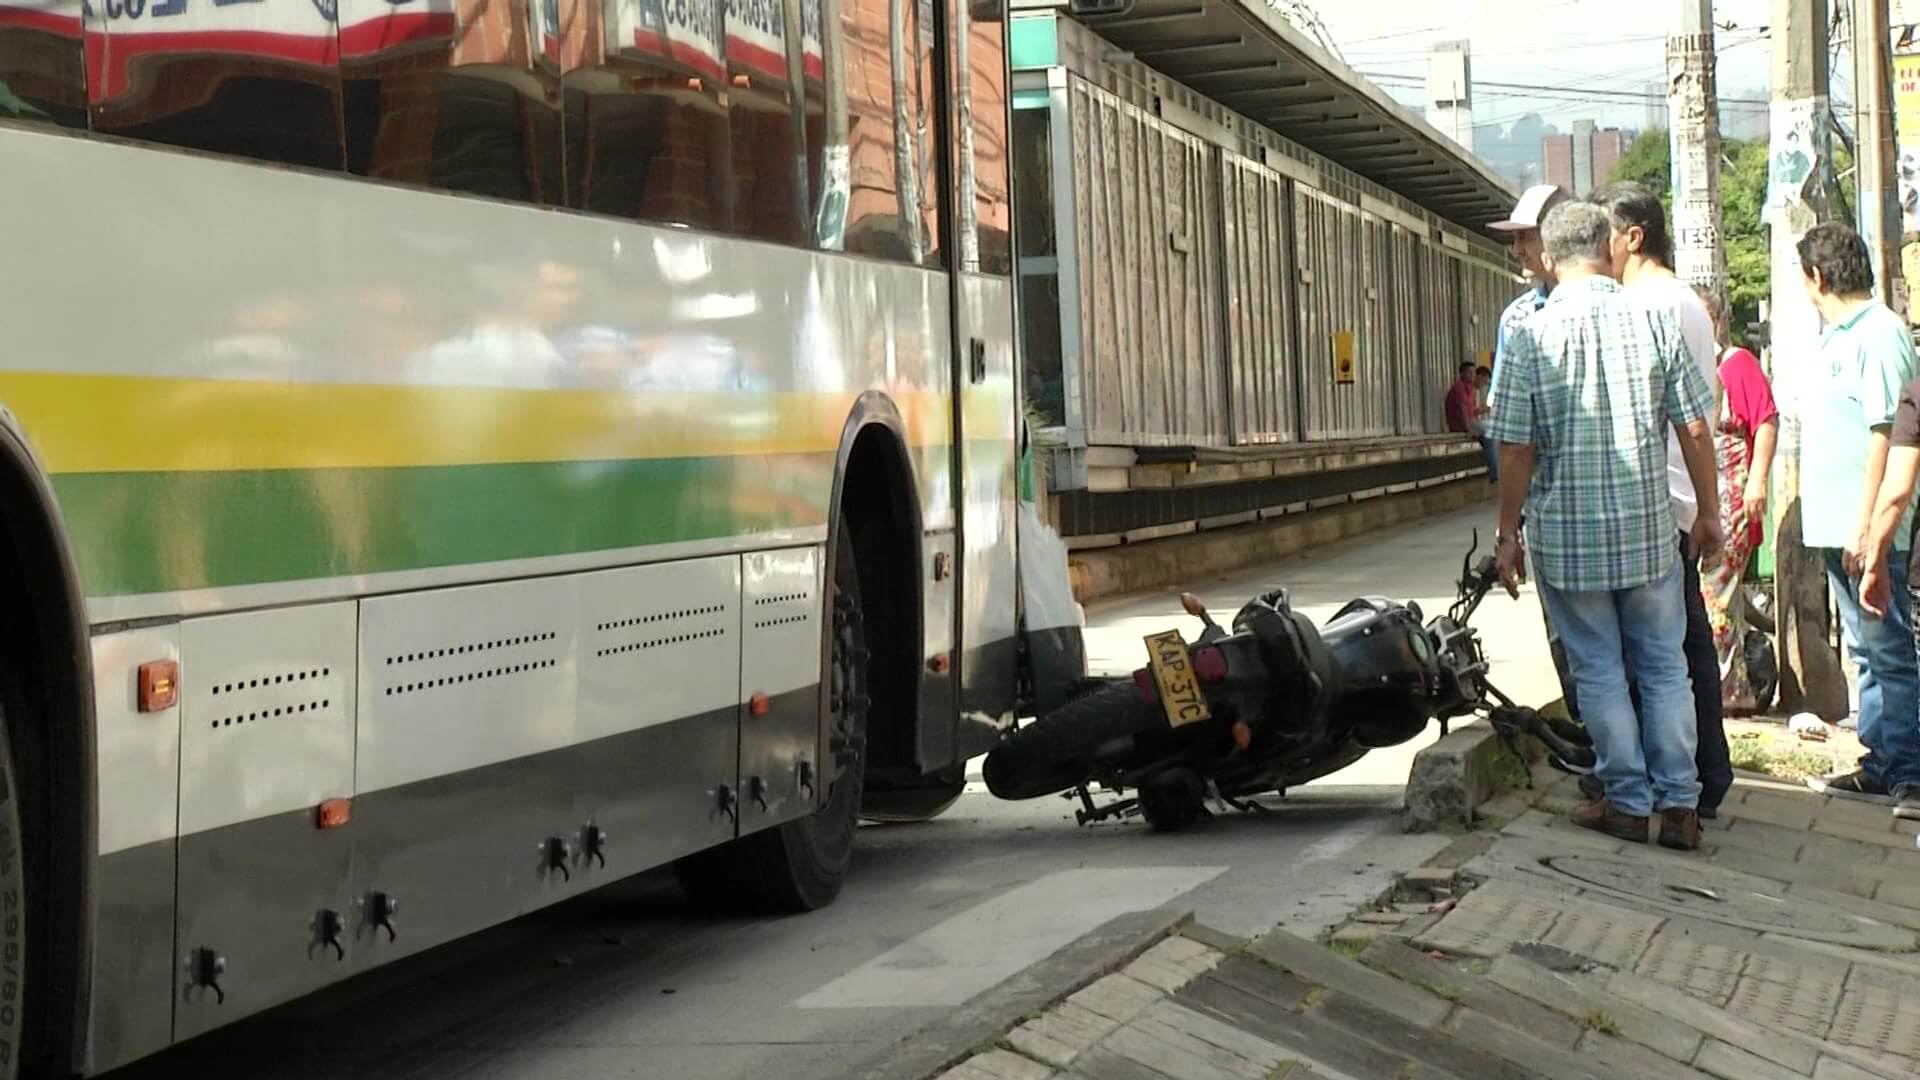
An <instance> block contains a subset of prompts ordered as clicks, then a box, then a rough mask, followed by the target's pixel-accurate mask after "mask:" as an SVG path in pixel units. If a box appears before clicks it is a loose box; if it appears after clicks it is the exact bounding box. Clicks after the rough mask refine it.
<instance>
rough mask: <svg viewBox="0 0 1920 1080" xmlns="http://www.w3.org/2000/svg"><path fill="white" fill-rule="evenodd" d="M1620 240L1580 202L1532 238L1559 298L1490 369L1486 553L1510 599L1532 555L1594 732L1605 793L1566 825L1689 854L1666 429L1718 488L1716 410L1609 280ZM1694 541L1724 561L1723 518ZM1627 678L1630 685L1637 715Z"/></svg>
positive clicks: (1695, 834)
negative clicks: (1492, 485) (1495, 520)
mask: <svg viewBox="0 0 1920 1080" xmlns="http://www.w3.org/2000/svg"><path fill="white" fill-rule="evenodd" d="M1612 235H1613V229H1612V221H1611V219H1610V218H1609V216H1608V214H1607V212H1606V210H1604V209H1603V208H1601V207H1598V206H1595V205H1593V204H1592V203H1586V202H1571V203H1567V204H1564V205H1562V206H1559V207H1556V208H1555V209H1554V210H1553V211H1552V213H1550V214H1548V215H1547V219H1546V221H1545V222H1544V223H1543V224H1542V226H1541V236H1542V239H1543V241H1544V243H1545V246H1546V256H1545V261H1546V263H1547V265H1548V267H1549V269H1551V270H1552V271H1553V272H1554V274H1555V275H1556V276H1557V278H1558V280H1559V285H1558V287H1556V288H1555V289H1554V291H1553V295H1552V296H1551V297H1549V298H1548V300H1547V302H1546V304H1545V306H1544V307H1542V308H1541V310H1540V312H1539V314H1537V315H1535V316H1534V317H1533V318H1531V319H1529V320H1527V321H1526V322H1525V323H1523V324H1521V325H1520V326H1518V327H1516V328H1515V330H1514V333H1513V336H1512V339H1511V340H1510V341H1509V342H1508V345H1509V348H1508V352H1507V359H1506V362H1505V363H1504V364H1502V365H1501V367H1500V369H1499V370H1498V371H1496V372H1495V373H1494V379H1495V388H1494V395H1493V400H1494V407H1493V418H1492V422H1491V424H1490V425H1489V427H1488V434H1489V435H1490V436H1491V437H1492V438H1493V439H1494V440H1495V441H1497V442H1499V443H1500V444H1501V449H1500V455H1501V457H1500V522H1499V527H1498V531H1497V533H1496V536H1495V544H1496V552H1497V554H1498V556H1499V563H1500V573H1501V577H1502V580H1503V581H1504V582H1505V584H1506V586H1507V590H1508V592H1509V593H1511V594H1513V595H1514V596H1518V595H1519V583H1520V580H1521V578H1522V575H1523V573H1524V569H1523V568H1524V567H1525V565H1526V552H1525V546H1526V545H1527V544H1531V545H1532V546H1533V548H1534V554H1535V566H1536V567H1537V569H1538V573H1539V575H1540V579H1541V580H1540V582H1539V591H1540V599H1541V602H1542V603H1543V604H1544V605H1545V606H1546V609H1547V614H1548V617H1549V618H1550V619H1551V620H1552V622H1553V624H1554V626H1555V627H1556V628H1558V630H1559V632H1560V640H1561V643H1562V644H1563V645H1564V646H1565V648H1566V652H1567V659H1568V662H1569V666H1571V668H1572V669H1573V678H1574V682H1575V684H1576V686H1577V687H1578V690H1579V694H1580V716H1581V720H1582V721H1583V722H1585V724H1586V726H1587V730H1588V732H1589V733H1590V734H1591V735H1592V736H1593V741H1594V748H1595V751H1596V755H1597V757H1598V759H1599V761H1598V768H1597V769H1596V774H1597V775H1598V776H1599V778H1600V780H1601V782H1602V784H1603V785H1604V786H1605V789H1606V793H1605V796H1604V797H1603V798H1600V799H1595V800H1591V801H1588V802H1584V803H1581V804H1580V805H1579V806H1578V807H1576V808H1575V809H1574V813H1573V820H1574V822H1575V823H1576V824H1579V825H1582V826H1585V827H1586V828H1590V829H1596V830H1598V831H1600V832H1604V833H1606V834H1608V835H1610V836H1614V837H1618V838H1620V839H1624V840H1633V841H1637V842H1640V843H1645V842H1646V840H1647V819H1648V818H1649V816H1651V814H1652V813H1653V812H1655V811H1658V812H1659V814H1660V818H1661V821H1660V843H1661V844H1663V845H1665V846H1667V847H1671V848H1677V849H1682V850H1691V849H1693V848H1697V847H1698V846H1699V845H1700V818H1699V814H1698V813H1697V808H1698V803H1699V798H1700V777H1699V772H1698V770H1697V769H1696V768H1695V766H1694V748H1695V741H1696V738H1697V736H1696V732H1695V726H1694V713H1693V692H1692V690H1691V688H1690V687H1689V686H1688V681H1687V666H1686V657H1685V654H1684V652H1683V651H1682V642H1683V639H1684V637H1685V635H1686V627H1687V613H1686V597H1685V594H1684V592H1683V587H1682V582H1681V567H1680V562H1679V559H1678V556H1677V553H1676V551H1675V545H1674V542H1673V514H1672V511H1671V510H1670V509H1669V508H1668V505H1667V447H1666V429H1667V428H1668V427H1669V426H1671V427H1672V428H1674V430H1676V431H1678V432H1679V434H1680V444H1681V451H1682V455H1683V457H1684V458H1685V460H1686V464H1687V470H1688V472H1689V474H1690V475H1691V476H1692V478H1693V483H1694V489H1695V490H1696V491H1698V492H1703V493H1710V492H1715V491H1717V490H1718V487H1717V485H1718V477H1717V475H1716V473H1715V470H1714V461H1713V443H1712V441H1711V439H1712V434H1711V431H1710V430H1709V427H1708V423H1707V417H1708V414H1709V412H1710V411H1711V409H1712V406H1713V401H1712V398H1711V397H1710V396H1709V393H1708V389H1707V385H1706V382H1705V380H1704V379H1703V378H1702V377H1701V375H1700V370H1699V368H1698V367H1697V366H1696V365H1695V364H1694V362H1693V360H1692V358H1691V357H1690V356H1689V354H1688V352H1687V345H1686V342H1685V340H1684V339H1683V338H1682V337H1681V335H1680V330H1679V327H1678V326H1677V325H1676V324H1675V323H1674V321H1673V317H1672V316H1671V315H1670V314H1667V313H1664V312H1660V311H1655V310H1651V309H1649V308H1647V307H1646V306H1644V305H1642V304H1641V303H1639V302H1638V301H1636V300H1634V299H1632V298H1630V297H1629V296H1627V295H1626V294H1625V293H1624V292H1623V291H1622V290H1621V287H1620V285H1619V283H1618V282H1616V281H1614V280H1613V279H1612V278H1611V277H1609V276H1607V273H1608V267H1610V266H1611V265H1612V260H1611V258H1610V249H1609V244H1610V242H1611V240H1612ZM1702 497H1703V499H1704V498H1705V496H1704V495H1703V496H1702ZM1523 509H1525V510H1526V511H1527V520H1528V528H1527V537H1526V540H1525V541H1524V542H1523V541H1522V539H1521V537H1520V535H1519V528H1520V521H1521V511H1522V510H1523ZM1692 537H1693V542H1694V544H1695V546H1696V548H1697V549H1698V550H1700V551H1702V552H1703V553H1706V554H1711V553H1713V552H1715V551H1718V550H1719V547H1720V522H1719V515H1717V514H1701V515H1699V517H1698V519H1697V520H1696V521H1695V522H1694V526H1693V531H1692ZM1629 665H1631V667H1632V669H1633V673H1634V676H1635V678H1636V679H1637V681H1638V683H1639V688H1640V706H1641V707H1640V710H1639V712H1638V713H1637V714H1636V712H1635V709H1634V706H1633V701H1632V699H1631V698H1630V697H1629V695H1628V691H1627V668H1628V666H1629Z"/></svg>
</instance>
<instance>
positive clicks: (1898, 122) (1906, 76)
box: [1893, 53, 1920, 148]
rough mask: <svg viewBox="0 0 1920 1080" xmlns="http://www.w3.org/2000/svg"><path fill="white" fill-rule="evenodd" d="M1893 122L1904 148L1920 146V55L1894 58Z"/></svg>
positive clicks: (1903, 54) (1911, 54) (1902, 54)
mask: <svg viewBox="0 0 1920 1080" xmlns="http://www.w3.org/2000/svg"><path fill="white" fill-rule="evenodd" d="M1893 120H1894V127H1895V130H1896V131H1897V133H1898V134H1897V136H1896V138H1897V140H1898V141H1899V143H1900V145H1901V146H1902V147H1903V148H1911V147H1914V146H1915V145H1916V144H1920V53H1901V54H1899V55H1898V56H1895V57H1894V58H1893Z"/></svg>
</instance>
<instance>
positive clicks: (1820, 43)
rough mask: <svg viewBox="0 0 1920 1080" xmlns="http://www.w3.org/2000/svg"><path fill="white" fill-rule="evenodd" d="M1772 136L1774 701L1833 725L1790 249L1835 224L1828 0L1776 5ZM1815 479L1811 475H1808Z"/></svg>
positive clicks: (1808, 359) (1795, 257)
mask: <svg viewBox="0 0 1920 1080" xmlns="http://www.w3.org/2000/svg"><path fill="white" fill-rule="evenodd" d="M1771 36H1772V38H1773V130H1772V138H1771V139H1770V141H1769V145H1768V173H1767V209H1766V218H1767V224H1768V225H1769V226H1771V233H1772V241H1771V246H1772V252H1773V258H1772V264H1773V299H1772V302H1771V303H1770V304H1769V305H1768V307H1769V335H1768V336H1769V338H1770V341H1771V346H1770V352H1771V360H1772V375H1773V385H1774V396H1775V398H1776V399H1777V400H1778V402H1779V404H1780V409H1781V418H1780V421H1781V422H1780V446H1779V451H1778V453H1777V454H1776V456H1775V459H1774V460H1775V462H1776V464H1775V466H1774V491H1773V500H1772V508H1773V525H1774V534H1773V535H1774V540H1773V544H1774V560H1773V561H1774V589H1775V596H1776V602H1775V604H1774V612H1775V626H1774V629H1775V632H1776V638H1775V644H1776V653H1777V655H1778V657H1779V660H1780V704H1781V707H1782V708H1784V709H1787V710H1790V711H1807V712H1812V713H1816V714H1818V715H1819V716H1821V717H1822V718H1824V719H1826V720H1830V721H1837V720H1839V719H1841V718H1842V717H1844V716H1845V715H1846V714H1847V683H1846V677H1845V676H1844V675H1843V674H1842V673H1841V670H1840V658H1839V657H1838V656H1837V655H1835V653H1834V651H1833V648H1832V646H1830V645H1829V644H1828V642H1829V641H1830V640H1831V626H1830V625H1829V622H1828V616H1827V612H1828V605H1827V577H1826V569H1825V567H1824V566H1823V565H1822V564H1821V563H1820V562H1819V561H1818V560H1816V559H1814V558H1813V557H1812V556H1811V555H1810V554H1809V553H1808V552H1807V549H1806V548H1805V546H1803V545H1802V544H1801V542H1800V536H1801V532H1800V415H1801V413H1800V410H1801V402H1802V401H1803V400H1804V399H1805V396H1806V395H1805V394H1803V393H1802V392H1801V391H1800V384H1801V382H1802V380H1803V379H1804V378H1807V377H1809V376H1811V375H1812V374H1813V372H1814V365H1815V361H1816V359H1817V356H1818V353H1819V348H1820V316H1819V313H1818V312H1816V311H1815V310H1814V308H1813V302H1812V301H1811V300H1809V299H1808V298H1807V295H1806V290H1805V287H1804V286H1803V285H1802V284H1801V276H1802V275H1801V272H1800V254H1799V251H1798V250H1797V249H1796V245H1797V244H1798V243H1799V241H1800V238H1801V237H1802V236H1805V235H1806V232H1807V230H1808V229H1810V228H1812V227H1813V226H1814V225H1817V224H1819V223H1820V222H1822V221H1828V220H1831V219H1832V217H1833V202H1832V198H1831V194H1832V187H1831V181H1832V176H1833V161H1832V156H1831V154H1830V153H1829V146H1830V145H1831V139H1830V132H1831V130H1832V109H1831V106H1830V104H1829V102H1828V99H1827V77H1828V70H1827V0H1773V20H1772V35H1771ZM1813 480H1814V482H1816V483H1817V482H1819V478H1818V477H1814V478H1813Z"/></svg>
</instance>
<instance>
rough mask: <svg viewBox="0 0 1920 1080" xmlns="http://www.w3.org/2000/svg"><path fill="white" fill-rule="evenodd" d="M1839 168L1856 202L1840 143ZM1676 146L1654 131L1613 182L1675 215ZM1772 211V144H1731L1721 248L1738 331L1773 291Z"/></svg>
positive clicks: (1725, 161) (1836, 148)
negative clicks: (1656, 196)
mask: <svg viewBox="0 0 1920 1080" xmlns="http://www.w3.org/2000/svg"><path fill="white" fill-rule="evenodd" d="M1832 152H1833V168H1834V171H1835V172H1836V173H1838V174H1839V175H1841V176H1843V177H1847V178H1846V179H1844V180H1842V181H1841V183H1840V189H1841V198H1842V199H1843V200H1844V201H1845V203H1846V205H1852V202H1853V180H1852V177H1851V176H1850V175H1849V174H1850V172H1851V170H1852V164H1853V159H1852V156H1851V155H1849V154H1848V153H1847V149H1846V147H1845V146H1843V145H1841V144H1840V141H1839V140H1837V139H1836V140H1834V144H1833V151H1832ZM1670 155H1671V145H1670V143H1669V140H1668V138H1667V133H1666V132H1665V131H1649V132H1646V133H1645V134H1643V135H1641V136H1640V137H1639V138H1637V139H1635V140H1634V141H1633V145H1632V146H1630V147H1628V148H1627V152H1626V154H1624V155H1622V156H1621V158H1620V160H1619V162H1617V163H1616V164H1615V165H1614V167H1613V174H1612V175H1611V176H1609V177H1608V178H1607V179H1608V180H1609V181H1612V182H1616V183H1617V182H1620V181H1632V182H1633V183H1636V184H1644V185H1646V186H1647V187H1650V188H1652V189H1653V190H1655V191H1657V192H1659V193H1660V202H1661V203H1662V204H1663V205H1665V206H1666V207H1667V209H1668V210H1669V211H1671V210H1672V209H1673V171H1672V168H1671V167H1670V164H1669V162H1670V160H1671V157H1670ZM1766 205H1767V144H1766V143H1764V142H1759V141H1752V140H1742V139H1727V140H1725V141H1724V142H1723V143H1721V146H1720V242H1721V243H1723V244H1725V245H1726V246H1727V303H1728V304H1729V305H1730V306H1731V307H1732V309H1733V325H1735V326H1736V327H1737V326H1743V325H1745V324H1747V323H1748V322H1751V321H1754V320H1757V319H1758V318H1759V317H1760V302H1761V301H1762V300H1765V299H1767V298H1768V296H1769V295H1770V292H1771V288H1772V272H1771V270H1772V253H1771V251H1770V249H1769V247H1768V237H1767V225H1766V222H1765V221H1763V220H1761V211H1762V210H1763V209H1765V207H1766Z"/></svg>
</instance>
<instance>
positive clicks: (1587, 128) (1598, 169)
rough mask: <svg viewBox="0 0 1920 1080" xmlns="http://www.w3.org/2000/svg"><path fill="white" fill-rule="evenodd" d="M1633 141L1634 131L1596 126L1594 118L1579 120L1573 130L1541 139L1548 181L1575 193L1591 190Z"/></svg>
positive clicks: (1583, 193)
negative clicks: (1566, 133)
mask: <svg viewBox="0 0 1920 1080" xmlns="http://www.w3.org/2000/svg"><path fill="white" fill-rule="evenodd" d="M1632 144H1633V133H1632V132H1628V131H1622V130H1621V129H1619V128H1597V127H1595V125H1594V123H1593V121H1591V120H1577V121H1575V122H1574V125H1573V132H1572V134H1569V135H1548V136H1545V137H1544V138H1542V139H1541V141H1540V159H1541V164H1542V166H1543V174H1544V176H1545V178H1546V182H1547V183H1549V184H1558V185H1560V186H1561V187H1563V188H1565V189H1567V190H1568V191H1571V192H1573V193H1574V194H1575V195H1586V194H1589V193H1591V192H1592V191H1593V190H1594V189H1595V188H1597V187H1600V186H1601V185H1603V184H1605V183H1606V182H1607V180H1608V178H1609V177H1611V176H1612V175H1613V169H1614V166H1615V165H1617V164H1619V162H1620V159H1621V158H1623V157H1625V156H1626V154H1627V147H1629V146H1631V145H1632Z"/></svg>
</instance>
